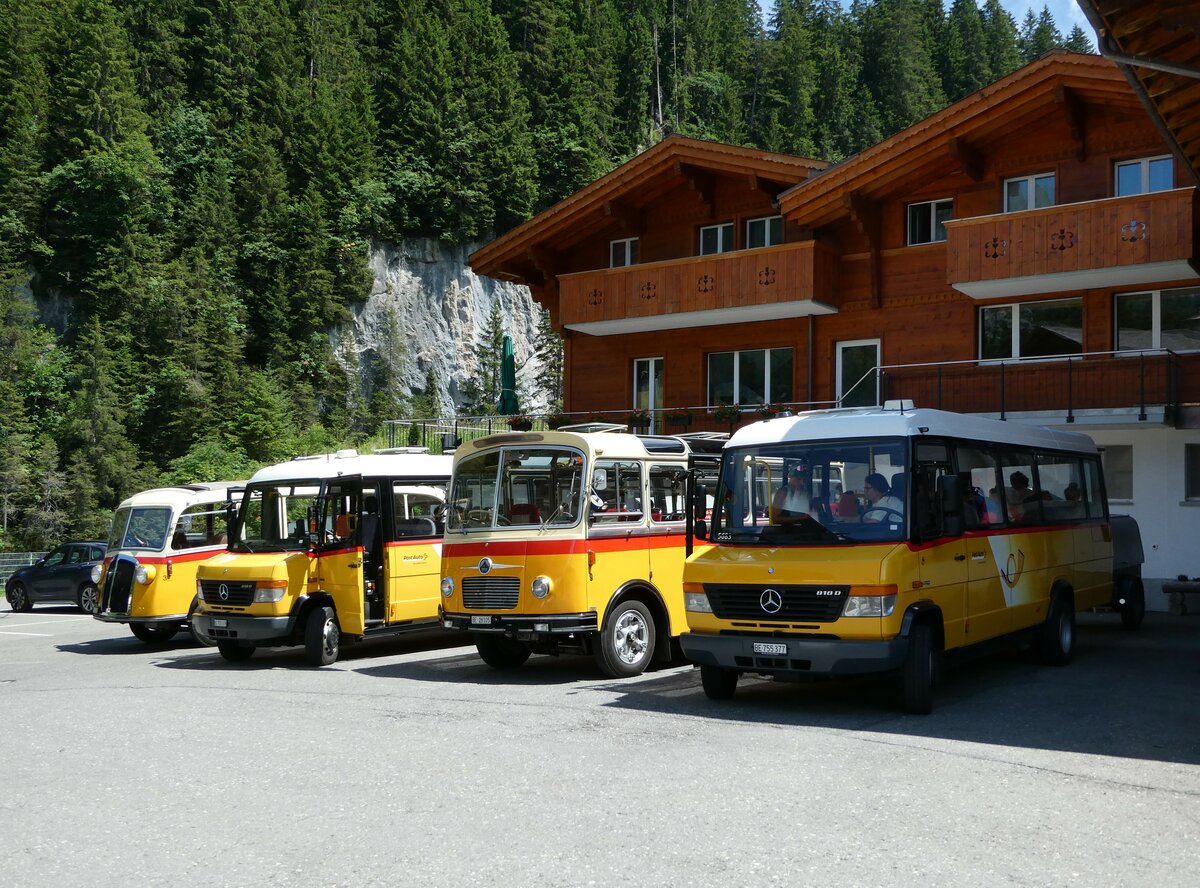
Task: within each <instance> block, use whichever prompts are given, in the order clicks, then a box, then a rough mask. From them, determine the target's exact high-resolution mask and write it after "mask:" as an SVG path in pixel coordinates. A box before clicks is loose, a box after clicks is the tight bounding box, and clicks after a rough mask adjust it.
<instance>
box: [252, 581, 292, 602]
mask: <svg viewBox="0 0 1200 888" xmlns="http://www.w3.org/2000/svg"><path fill="white" fill-rule="evenodd" d="M286 591H287V580H268V581H264V582H260V583H257V584H255V586H254V603H255V604H273V603H274V602H276V601H279V600H280V599H281V598H283V593H284V592H286Z"/></svg>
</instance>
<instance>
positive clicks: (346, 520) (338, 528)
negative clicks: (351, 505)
mask: <svg viewBox="0 0 1200 888" xmlns="http://www.w3.org/2000/svg"><path fill="white" fill-rule="evenodd" d="M333 535H334V536H335V537H337V538H338V539H340V540H344V539H346V538H347V537H349V536H350V513H349V512H343V513H342V514H341V515H338V516H337V518H336V519H335V520H334V522H333Z"/></svg>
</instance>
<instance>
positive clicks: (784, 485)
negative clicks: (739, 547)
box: [712, 438, 908, 546]
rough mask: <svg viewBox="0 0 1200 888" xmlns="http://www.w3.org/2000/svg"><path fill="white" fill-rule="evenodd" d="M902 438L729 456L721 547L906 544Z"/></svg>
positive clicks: (717, 533) (786, 445)
mask: <svg viewBox="0 0 1200 888" xmlns="http://www.w3.org/2000/svg"><path fill="white" fill-rule="evenodd" d="M907 466H908V446H907V441H906V439H904V438H862V439H857V440H838V441H787V442H779V443H771V444H760V445H756V446H752V447H737V448H732V449H728V450H726V451H725V453H724V455H723V457H722V461H721V477H720V481H719V482H718V485H717V497H716V502H715V503H714V507H713V516H712V518H713V535H712V538H713V540H714V541H716V542H718V543H737V544H749V545H754V544H761V545H764V546H767V545H770V546H775V545H829V544H846V543H867V542H871V543H875V542H886V541H899V540H903V539H904V538H905V527H906V517H907V515H906V513H907V508H908V505H907V503H908V497H907V486H908V485H907V481H906V479H907Z"/></svg>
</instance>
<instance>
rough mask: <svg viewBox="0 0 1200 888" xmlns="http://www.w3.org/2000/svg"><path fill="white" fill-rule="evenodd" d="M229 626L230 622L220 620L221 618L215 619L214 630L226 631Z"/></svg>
mask: <svg viewBox="0 0 1200 888" xmlns="http://www.w3.org/2000/svg"><path fill="white" fill-rule="evenodd" d="M228 625H229V621H228V620H222V619H219V618H214V619H213V628H214V629H224V628H226V627H227V626H228Z"/></svg>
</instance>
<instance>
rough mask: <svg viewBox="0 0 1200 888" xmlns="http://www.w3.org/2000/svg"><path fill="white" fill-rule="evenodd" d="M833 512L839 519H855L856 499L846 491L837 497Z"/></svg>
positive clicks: (856, 515)
mask: <svg viewBox="0 0 1200 888" xmlns="http://www.w3.org/2000/svg"><path fill="white" fill-rule="evenodd" d="M834 512H835V513H836V514H837V516H838V517H839V518H857V517H858V497H857V496H855V495H854V494H853V493H851V492H850V491H848V490H847V491H846V492H845V493H843V494H842V495H841V496H840V497H838V501H837V505H836V506H835V507H834Z"/></svg>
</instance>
